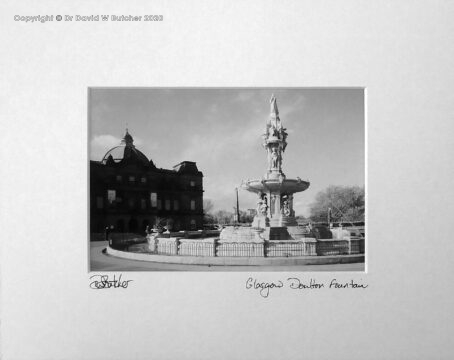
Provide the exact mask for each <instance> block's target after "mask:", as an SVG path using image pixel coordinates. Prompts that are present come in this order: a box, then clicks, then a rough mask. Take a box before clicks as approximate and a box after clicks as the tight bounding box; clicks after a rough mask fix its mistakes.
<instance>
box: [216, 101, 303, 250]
mask: <svg viewBox="0 0 454 360" xmlns="http://www.w3.org/2000/svg"><path fill="white" fill-rule="evenodd" d="M270 104H271V110H270V116H269V119H268V120H267V121H266V126H265V133H264V134H263V135H262V137H263V144H262V145H263V147H264V148H265V150H266V153H267V160H268V169H267V172H266V173H265V175H264V176H263V177H262V178H261V179H256V180H247V181H243V183H242V184H241V187H242V188H243V189H245V190H247V191H251V192H254V193H256V194H257V196H258V199H257V215H256V216H255V217H254V220H253V222H252V224H251V225H252V226H251V228H249V229H248V228H238V229H232V228H226V229H224V231H223V233H221V241H232V240H234V241H241V242H245V241H248V240H247V239H250V240H249V241H254V242H260V241H270V240H271V241H272V240H300V239H303V238H305V237H310V236H311V234H309V232H308V231H306V230H305V229H301V228H299V227H298V224H297V222H296V219H295V211H294V210H293V196H294V194H295V193H297V192H301V191H304V190H306V189H307V188H308V187H309V185H310V183H309V182H308V181H303V180H301V179H300V178H298V177H297V178H296V179H287V177H286V176H285V174H284V173H283V171H282V158H283V153H284V151H285V149H286V147H287V136H288V134H287V132H286V129H285V128H284V127H283V126H282V122H281V119H280V118H279V110H278V107H277V100H276V98H275V96H274V95H272V97H271V99H270Z"/></svg>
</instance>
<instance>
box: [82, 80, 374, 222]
mask: <svg viewBox="0 0 454 360" xmlns="http://www.w3.org/2000/svg"><path fill="white" fill-rule="evenodd" d="M273 93H274V94H275V96H276V98H277V104H278V108H279V115H280V118H281V121H282V124H283V126H284V127H285V128H287V132H288V134H289V136H288V138H287V142H288V146H287V148H286V151H285V153H284V155H283V163H282V168H283V171H284V173H285V174H286V176H287V178H296V177H297V176H299V177H300V178H301V179H303V180H308V181H310V183H311V185H310V187H309V189H308V190H306V191H305V192H302V193H298V194H296V195H295V202H294V207H295V211H296V214H297V215H305V216H307V215H309V208H308V206H309V205H310V203H311V202H312V201H313V200H314V198H315V195H316V194H317V192H319V191H321V190H323V189H325V188H326V187H327V186H329V185H359V186H363V185H364V183H365V177H364V173H365V151H364V148H365V135H364V131H365V126H364V92H363V90H362V89H274V88H269V89H245V88H241V89H91V93H90V103H89V106H90V109H89V110H90V125H89V127H90V159H91V160H101V159H102V157H103V156H104V154H105V153H106V152H107V150H109V149H110V148H112V147H113V146H115V145H117V144H119V143H120V140H121V138H122V137H123V135H124V133H125V128H126V127H128V129H129V133H130V134H131V135H132V136H133V138H134V144H135V145H136V147H137V148H138V149H139V150H141V151H142V152H143V153H144V154H145V155H146V156H147V157H148V158H149V159H152V160H153V161H154V163H155V164H156V166H157V167H160V168H172V167H173V166H174V165H176V164H177V163H179V162H181V161H184V160H188V161H195V162H196V163H197V167H198V168H199V170H201V171H202V172H203V174H204V189H205V194H204V198H206V199H211V200H212V201H213V203H214V207H215V210H217V209H225V210H229V211H232V210H233V209H232V207H233V206H234V204H235V187H238V186H239V185H240V184H241V181H242V180H243V179H244V180H246V179H259V178H261V177H262V176H263V175H264V174H265V172H266V166H267V164H266V152H265V149H264V148H263V147H262V146H261V134H262V133H263V132H264V127H265V122H266V120H267V118H268V116H269V112H270V104H269V99H270V97H271V95H272V94H273ZM255 206H256V197H255V195H254V194H249V193H247V192H246V191H244V190H241V191H240V208H241V209H242V210H246V209H248V208H255Z"/></svg>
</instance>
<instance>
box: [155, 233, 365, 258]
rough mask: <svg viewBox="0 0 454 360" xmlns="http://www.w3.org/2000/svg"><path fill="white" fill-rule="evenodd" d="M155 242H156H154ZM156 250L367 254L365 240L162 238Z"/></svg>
mask: <svg viewBox="0 0 454 360" xmlns="http://www.w3.org/2000/svg"><path fill="white" fill-rule="evenodd" d="M153 241H154V240H153ZM155 241H156V247H153V248H155V249H156V250H155V251H153V253H156V254H160V255H181V256H208V257H214V256H219V257H294V256H317V255H318V256H328V255H348V254H363V253H364V239H362V238H351V239H349V240H333V239H322V240H320V239H319V240H316V239H313V238H305V239H304V240H301V241H296V240H289V241H285V240H279V241H265V242H263V243H254V242H224V241H219V240H218V238H208V239H182V238H177V237H172V238H165V237H162V238H161V237H159V238H157V239H156V240H155Z"/></svg>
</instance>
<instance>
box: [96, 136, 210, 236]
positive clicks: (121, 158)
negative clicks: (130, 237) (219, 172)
mask: <svg viewBox="0 0 454 360" xmlns="http://www.w3.org/2000/svg"><path fill="white" fill-rule="evenodd" d="M157 218H161V219H170V221H169V225H170V226H171V227H172V229H174V230H191V229H192V230H195V229H201V228H202V227H203V174H202V172H200V171H199V170H198V169H197V166H196V163H195V162H191V161H183V162H181V163H179V164H178V165H176V166H174V168H173V169H158V168H156V166H155V165H154V163H153V161H152V160H148V158H147V157H146V156H145V155H144V154H143V153H141V152H140V151H139V150H138V149H137V148H136V147H135V146H134V145H133V138H132V136H131V135H130V134H129V133H128V132H127V131H126V135H125V137H124V138H123V141H122V143H121V144H120V145H119V146H117V147H115V148H113V149H111V150H109V151H108V152H107V153H106V155H105V156H104V158H103V159H102V160H101V161H90V232H91V233H103V232H104V231H105V228H106V227H109V228H111V231H112V232H119V233H125V232H129V233H141V234H144V232H145V229H146V227H147V226H149V227H152V226H153V225H154V224H155V222H156V219H157Z"/></svg>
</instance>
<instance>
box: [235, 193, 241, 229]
mask: <svg viewBox="0 0 454 360" xmlns="http://www.w3.org/2000/svg"><path fill="white" fill-rule="evenodd" d="M235 192H236V219H237V222H240V203H239V200H238V188H237V187H236V188H235Z"/></svg>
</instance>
